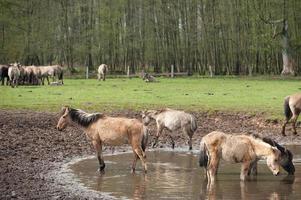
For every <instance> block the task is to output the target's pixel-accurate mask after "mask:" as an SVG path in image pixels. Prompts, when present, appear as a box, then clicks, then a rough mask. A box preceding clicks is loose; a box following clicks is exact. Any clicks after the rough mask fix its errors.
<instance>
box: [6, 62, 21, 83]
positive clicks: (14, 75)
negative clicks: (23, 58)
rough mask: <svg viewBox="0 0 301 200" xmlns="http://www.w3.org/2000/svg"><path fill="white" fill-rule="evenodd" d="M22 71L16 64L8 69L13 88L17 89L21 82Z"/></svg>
mask: <svg viewBox="0 0 301 200" xmlns="http://www.w3.org/2000/svg"><path fill="white" fill-rule="evenodd" d="M19 76H20V70H19V65H18V64H17V63H14V64H13V65H12V66H10V67H9V68H8V77H9V82H10V85H11V87H17V86H18V82H19Z"/></svg>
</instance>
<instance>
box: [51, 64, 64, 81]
mask: <svg viewBox="0 0 301 200" xmlns="http://www.w3.org/2000/svg"><path fill="white" fill-rule="evenodd" d="M50 67H52V68H53V72H54V74H53V81H54V77H56V82H58V81H61V83H62V85H64V70H63V68H62V67H61V66H60V65H51V66H50Z"/></svg>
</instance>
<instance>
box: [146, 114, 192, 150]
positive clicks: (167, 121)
mask: <svg viewBox="0 0 301 200" xmlns="http://www.w3.org/2000/svg"><path fill="white" fill-rule="evenodd" d="M151 119H154V120H156V123H157V134H156V139H155V142H154V143H153V147H154V146H156V144H157V142H158V138H159V135H160V134H161V132H162V131H163V130H164V129H167V130H169V131H170V132H174V131H177V130H182V131H183V133H184V134H186V135H188V137H189V141H188V144H189V150H191V149H192V136H193V134H194V132H195V131H196V130H197V120H196V118H195V117H194V116H193V115H191V114H189V113H185V112H183V111H178V110H172V109H169V108H167V109H163V110H159V111H157V110H148V111H143V112H142V121H143V123H144V124H145V125H148V124H149V123H150V121H151ZM169 137H170V139H171V142H172V148H174V147H175V142H174V140H173V137H172V135H169Z"/></svg>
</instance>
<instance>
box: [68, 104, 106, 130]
mask: <svg viewBox="0 0 301 200" xmlns="http://www.w3.org/2000/svg"><path fill="white" fill-rule="evenodd" d="M69 116H70V118H71V120H72V121H73V122H77V123H78V124H79V125H82V126H84V127H88V126H89V125H90V124H92V123H94V122H96V121H97V120H98V119H100V118H103V117H104V116H105V115H104V114H102V113H86V112H84V111H83V110H80V109H74V108H70V110H69Z"/></svg>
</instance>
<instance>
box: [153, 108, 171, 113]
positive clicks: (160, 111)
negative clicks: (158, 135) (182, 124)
mask: <svg viewBox="0 0 301 200" xmlns="http://www.w3.org/2000/svg"><path fill="white" fill-rule="evenodd" d="M170 110H172V109H170V108H162V109H160V110H157V112H156V114H159V113H163V112H165V111H170Z"/></svg>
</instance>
